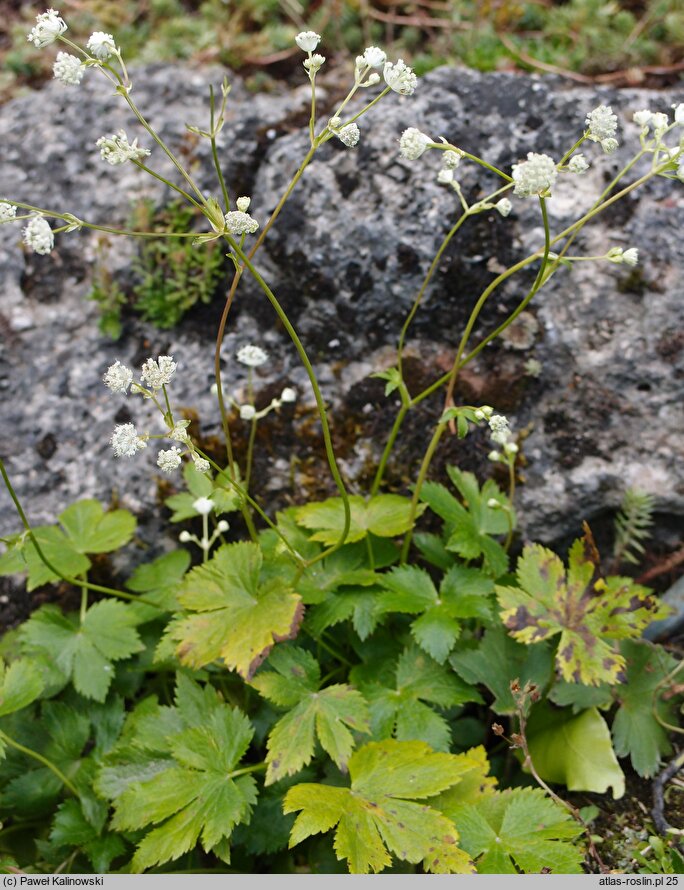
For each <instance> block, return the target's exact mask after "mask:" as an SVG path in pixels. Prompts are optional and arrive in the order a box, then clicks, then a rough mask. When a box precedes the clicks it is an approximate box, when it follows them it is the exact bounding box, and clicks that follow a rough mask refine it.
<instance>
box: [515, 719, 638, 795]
mask: <svg viewBox="0 0 684 890" xmlns="http://www.w3.org/2000/svg"><path fill="white" fill-rule="evenodd" d="M527 732H528V742H529V747H530V756H531V757H532V763H533V764H534V766H535V768H536V770H537V771H538V772H539V775H540V776H541V777H542V779H544V780H545V781H547V782H558V783H559V784H562V785H566V786H567V788H568V790H569V791H594V792H596V793H597V794H605V793H606V791H607V790H608V788H610V787H612V789H613V797H614V798H615V799H617V798H619V797H622V795H623V794H624V793H625V776H624V773H623V772H622V770H621V769H620V764H619V763H618V762H617V758H616V756H615V752H614V751H613V746H612V745H611V742H610V732H609V731H608V727H607V726H606V722H605V720H604V719H603V717H602V716H601V715H600V714H599V712H598V711H597V710H596V708H589V709H588V710H586V711H583V712H582V713H581V714H578V715H577V716H573V715H571V714H569V713H568V712H567V711H559V710H552V709H551V708H550V707H548V706H538V707H537V708H535V709H534V710H533V712H532V715H531V717H530V720H529V723H528V727H527Z"/></svg>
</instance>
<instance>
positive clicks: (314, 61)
mask: <svg viewBox="0 0 684 890" xmlns="http://www.w3.org/2000/svg"><path fill="white" fill-rule="evenodd" d="M302 65H303V66H304V67H305V68H306V70H307V71H308V72H309V74H316V72H317V71H320V69H321V68H322V67H323V65H325V56H322V55H321V54H320V53H314V54H313V55H312V56H309V58H308V59H304V61H303V62H302Z"/></svg>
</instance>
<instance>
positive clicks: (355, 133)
mask: <svg viewBox="0 0 684 890" xmlns="http://www.w3.org/2000/svg"><path fill="white" fill-rule="evenodd" d="M335 135H336V136H337V138H338V139H339V140H340V142H342V143H343V144H344V145H346V146H347V148H354V146H355V145H356V144H357V143H358V141H359V138H360V136H361V131H360V130H359V127H358V124H356V123H351V124H347V125H346V127H342V129H341V130H339V131H338V132H337V133H335Z"/></svg>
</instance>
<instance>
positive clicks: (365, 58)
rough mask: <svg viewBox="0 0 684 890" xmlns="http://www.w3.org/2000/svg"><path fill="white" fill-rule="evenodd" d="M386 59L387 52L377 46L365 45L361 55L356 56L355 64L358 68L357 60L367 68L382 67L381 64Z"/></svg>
mask: <svg viewBox="0 0 684 890" xmlns="http://www.w3.org/2000/svg"><path fill="white" fill-rule="evenodd" d="M386 61H387V53H386V52H385V51H384V50H383V49H380V47H379V46H367V47H366V48H365V49H364V51H363V55H362V56H357V58H356V65H357V67H358V68H360V67H361V65H360V64H359V62H361V63H362V64H363V65H365V66H367V67H369V68H382V66H383V65H384V64H385V62H386Z"/></svg>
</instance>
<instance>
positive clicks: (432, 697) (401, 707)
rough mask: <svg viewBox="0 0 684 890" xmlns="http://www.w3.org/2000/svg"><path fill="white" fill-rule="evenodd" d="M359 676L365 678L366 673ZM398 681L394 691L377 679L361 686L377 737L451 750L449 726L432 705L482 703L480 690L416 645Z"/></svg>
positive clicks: (397, 674)
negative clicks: (466, 682)
mask: <svg viewBox="0 0 684 890" xmlns="http://www.w3.org/2000/svg"><path fill="white" fill-rule="evenodd" d="M358 673H359V676H362V672H358ZM368 673H371V672H368ZM371 676H372V674H371ZM394 678H395V683H394V688H390V687H387V686H384V685H382V684H381V683H378V682H376V681H375V680H374V679H372V680H370V681H366V682H365V683H363V682H362V684H361V690H362V692H363V693H364V695H365V696H366V698H367V699H368V702H369V705H370V715H371V731H372V734H373V737H374V738H375V739H383V738H388V737H391V736H394V737H395V738H397V739H398V740H400V741H413V740H416V741H423V742H427V744H429V745H430V746H431V747H432V748H434V749H435V750H436V751H449V749H450V746H451V729H450V727H449V723H448V722H447V720H446V719H445V718H444V717H443V716H442V715H441V714H439V713H437V712H436V711H435V710H434V709H433V708H432V707H430V705H437V706H438V707H440V708H450V707H454V706H456V705H460V704H464V703H466V702H472V701H475V702H481V701H482V699H481V698H480V695H479V693H478V692H477V690H476V689H475V688H474V687H472V686H468V685H467V684H465V683H463V681H462V680H460V679H459V678H458V677H457V676H455V675H454V674H453V673H452V672H450V671H449V670H448V669H447V668H445V667H443V666H442V665H440V664H438V663H437V662H436V661H433V659H432V658H430V657H429V656H428V655H426V654H425V653H424V652H422V651H421V650H420V649H419V648H418V647H417V646H415V645H411V646H409V647H408V648H407V649H406V650H405V651H404V652H403V653H402V655H401V656H400V657H399V659H398V661H397V665H396V670H395V674H394Z"/></svg>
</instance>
